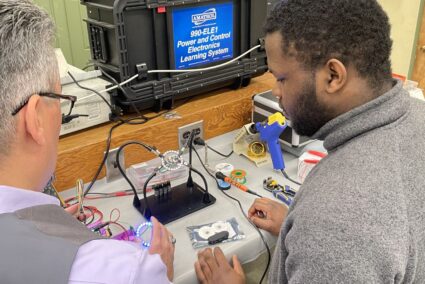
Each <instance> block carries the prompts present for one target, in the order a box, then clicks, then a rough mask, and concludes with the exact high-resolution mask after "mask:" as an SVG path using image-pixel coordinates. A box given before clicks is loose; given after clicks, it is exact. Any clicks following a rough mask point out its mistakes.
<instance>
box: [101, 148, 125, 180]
mask: <svg viewBox="0 0 425 284" xmlns="http://www.w3.org/2000/svg"><path fill="white" fill-rule="evenodd" d="M117 153H118V148H115V149H112V150H109V153H108V157H107V158H106V161H105V167H106V182H111V181H114V180H116V179H118V178H120V177H121V172H120V170H119V169H118V165H117V160H116V159H117ZM119 161H120V166H121V168H122V169H125V164H124V151H121V153H120V159H119Z"/></svg>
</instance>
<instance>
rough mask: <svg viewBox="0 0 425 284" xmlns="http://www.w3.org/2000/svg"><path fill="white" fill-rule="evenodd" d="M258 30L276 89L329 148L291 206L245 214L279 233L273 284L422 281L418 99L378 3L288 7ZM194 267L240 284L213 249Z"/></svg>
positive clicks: (301, 124)
mask: <svg viewBox="0 0 425 284" xmlns="http://www.w3.org/2000/svg"><path fill="white" fill-rule="evenodd" d="M265 32H266V51H267V57H268V65H269V69H270V71H271V72H272V73H273V75H274V76H275V77H276V80H277V82H276V85H275V87H274V88H273V94H274V95H275V96H276V97H278V98H279V101H280V103H281V106H282V109H283V110H284V113H285V115H286V116H287V117H288V118H289V119H290V120H291V121H292V122H293V127H294V129H295V130H296V131H297V132H298V133H299V134H302V135H307V136H312V137H314V138H316V139H322V140H324V146H325V148H326V149H327V151H328V153H329V154H328V156H327V157H326V158H324V159H323V160H322V161H321V162H320V163H319V164H318V165H317V166H316V167H315V168H314V169H313V171H312V172H311V173H310V174H309V176H308V177H307V179H306V180H305V182H304V184H303V185H302V186H301V188H300V191H299V192H298V193H297V195H296V197H295V200H294V203H293V204H292V206H291V207H290V208H289V210H286V208H285V207H283V206H282V205H281V204H279V203H276V202H275V201H272V200H269V199H266V198H262V199H257V200H256V201H255V202H254V204H253V205H252V206H251V208H250V210H249V212H248V214H249V216H250V218H251V220H252V221H253V222H254V223H255V224H256V225H257V226H258V227H260V228H262V229H265V230H268V231H269V232H271V233H272V234H275V235H279V238H278V241H277V246H276V250H275V254H274V257H273V261H272V265H271V268H270V273H269V281H270V283H425V175H424V174H423V170H424V169H425V123H424V119H425V104H424V103H423V102H421V101H419V100H416V99H413V98H410V97H409V96H408V94H407V93H406V92H405V91H404V90H403V88H402V83H401V82H400V81H395V80H393V79H392V78H391V67H390V60H389V57H390V53H391V39H390V26H389V23H388V18H387V16H386V14H385V13H384V11H383V10H382V8H381V7H380V5H379V4H378V3H377V2H376V1H375V0H356V1H353V0H286V1H281V2H280V3H279V4H278V5H277V6H276V7H275V9H274V10H273V11H272V13H271V15H270V16H269V18H268V20H267V23H266V25H265ZM258 212H262V213H263V214H257V213H258ZM259 216H261V217H262V218H260V217H259ZM195 269H196V271H197V275H198V278H199V279H200V281H201V282H202V283H230V282H229V281H231V282H232V283H244V281H245V279H244V275H243V271H242V270H241V269H240V267H239V265H237V266H236V267H234V268H232V267H231V266H230V265H229V264H228V263H227V262H226V261H225V259H224V258H223V257H222V253H221V251H220V250H219V249H215V250H214V251H212V250H206V251H203V252H201V253H200V254H199V260H198V262H197V263H196V264H195Z"/></svg>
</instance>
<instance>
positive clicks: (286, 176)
mask: <svg viewBox="0 0 425 284" xmlns="http://www.w3.org/2000/svg"><path fill="white" fill-rule="evenodd" d="M281 172H282V174H283V176H284V177H285V178H286V179H288V180H290V181H292V182H293V183H295V184H298V185H301V183H299V182H297V181H296V180H293V179H291V178H290V177H289V176H288V174H287V173H286V172H285V170H281Z"/></svg>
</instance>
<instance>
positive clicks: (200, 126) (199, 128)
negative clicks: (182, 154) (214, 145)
mask: <svg viewBox="0 0 425 284" xmlns="http://www.w3.org/2000/svg"><path fill="white" fill-rule="evenodd" d="M192 130H195V131H196V132H195V137H194V138H196V137H199V138H201V139H204V121H203V120H199V121H196V122H193V123H190V124H186V125H183V126H180V127H179V131H178V133H179V136H178V139H179V149H181V148H182V147H183V146H184V145H185V144H186V141H187V139H188V138H189V136H190V133H191V132H192Z"/></svg>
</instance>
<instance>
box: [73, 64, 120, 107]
mask: <svg viewBox="0 0 425 284" xmlns="http://www.w3.org/2000/svg"><path fill="white" fill-rule="evenodd" d="M68 75H69V76H70V77H71V79H72V81H74V83H75V85H77V86H78V87H79V88H80V89H83V90H87V91H90V92H93V93H95V94H96V95H98V96H99V97H100V98H101V99H102V100H103V101H104V102H105V104H107V105H108V107H109V108H110V109H111V112H112V113H114V108H113V107H112V105H111V104H110V103H109V102H108V101H107V100H106V99H105V98H104V97H103V96H102V95H101V94H100V93H99V92H98V91H96V90H95V89H91V88H88V87H84V86H82V85H80V83H78V81H77V80H76V79H75V78H74V76H72V74H71V72H69V71H68Z"/></svg>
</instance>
